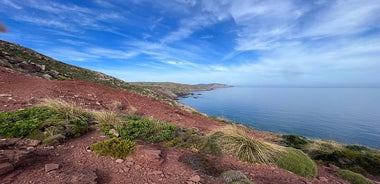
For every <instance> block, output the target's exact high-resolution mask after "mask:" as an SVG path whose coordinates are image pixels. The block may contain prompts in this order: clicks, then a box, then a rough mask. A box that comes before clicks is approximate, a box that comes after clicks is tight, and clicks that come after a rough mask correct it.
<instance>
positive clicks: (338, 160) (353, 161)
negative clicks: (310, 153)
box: [314, 146, 380, 176]
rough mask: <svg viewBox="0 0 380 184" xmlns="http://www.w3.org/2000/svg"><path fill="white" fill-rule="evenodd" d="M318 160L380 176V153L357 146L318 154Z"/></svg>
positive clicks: (316, 157)
mask: <svg viewBox="0 0 380 184" xmlns="http://www.w3.org/2000/svg"><path fill="white" fill-rule="evenodd" d="M314 159H316V160H322V161H324V162H327V163H332V164H334V165H336V166H338V167H340V168H343V169H348V170H352V171H354V172H360V173H365V172H368V173H370V174H373V175H377V176H380V154H378V153H375V152H373V151H371V150H369V149H364V148H361V147H357V146H353V147H352V146H348V147H346V148H343V149H341V150H334V151H332V152H328V153H324V152H322V153H320V154H319V155H316V156H315V158H314Z"/></svg>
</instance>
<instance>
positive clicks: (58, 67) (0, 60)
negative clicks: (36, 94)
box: [0, 40, 162, 98]
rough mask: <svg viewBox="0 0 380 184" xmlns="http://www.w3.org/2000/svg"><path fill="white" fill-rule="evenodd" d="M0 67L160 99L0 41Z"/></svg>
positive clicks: (83, 69)
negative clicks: (78, 81)
mask: <svg viewBox="0 0 380 184" xmlns="http://www.w3.org/2000/svg"><path fill="white" fill-rule="evenodd" d="M0 66H3V67H6V68H11V69H13V70H16V71H19V72H22V73H26V74H30V75H33V76H37V77H41V78H44V79H48V80H67V79H76V80H84V81H89V82H94V83H98V84H102V85H105V86H109V87H116V88H122V89H127V90H131V91H134V92H137V93H139V94H142V95H146V96H151V97H155V98H162V97H160V96H158V95H157V94H156V93H153V92H151V91H149V90H147V89H145V88H142V87H139V86H136V85H132V84H130V83H127V82H125V81H122V80H120V79H117V78H115V77H112V76H109V75H106V74H103V73H100V72H96V71H92V70H88V69H85V68H81V67H77V66H73V65H69V64H66V63H63V62H60V61H57V60H55V59H53V58H50V57H48V56H45V55H43V54H40V53H38V52H36V51H33V50H31V49H28V48H25V47H23V46H21V45H18V44H15V43H10V42H7V41H3V40H0Z"/></svg>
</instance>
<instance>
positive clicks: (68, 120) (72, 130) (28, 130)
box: [0, 103, 91, 144]
mask: <svg viewBox="0 0 380 184" xmlns="http://www.w3.org/2000/svg"><path fill="white" fill-rule="evenodd" d="M60 104H61V105H62V104H64V103H60ZM62 106H63V105H62ZM59 107H60V108H58V105H57V107H54V108H53V105H52V103H51V104H50V105H49V106H37V107H31V108H27V109H24V110H19V111H15V112H4V113H0V135H2V136H5V137H28V138H32V139H38V140H41V141H42V142H43V143H45V144H57V143H59V142H61V141H63V140H64V139H65V138H69V137H76V136H80V135H82V134H84V133H85V132H87V131H88V124H89V122H90V119H91V117H90V115H89V114H88V113H86V112H85V111H81V110H78V109H75V110H72V109H71V107H68V108H63V107H61V106H59ZM63 109H65V110H63ZM67 109H71V110H67Z"/></svg>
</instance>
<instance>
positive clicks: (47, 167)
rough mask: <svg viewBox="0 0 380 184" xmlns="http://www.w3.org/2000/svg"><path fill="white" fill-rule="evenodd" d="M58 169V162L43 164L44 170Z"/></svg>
mask: <svg viewBox="0 0 380 184" xmlns="http://www.w3.org/2000/svg"><path fill="white" fill-rule="evenodd" d="M57 169H59V164H45V172H50V171H53V170H57Z"/></svg>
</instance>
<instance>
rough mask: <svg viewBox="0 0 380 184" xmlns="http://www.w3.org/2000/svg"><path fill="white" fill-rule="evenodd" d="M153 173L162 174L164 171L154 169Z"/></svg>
mask: <svg viewBox="0 0 380 184" xmlns="http://www.w3.org/2000/svg"><path fill="white" fill-rule="evenodd" d="M153 174H154V175H161V174H163V172H162V171H153Z"/></svg>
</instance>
